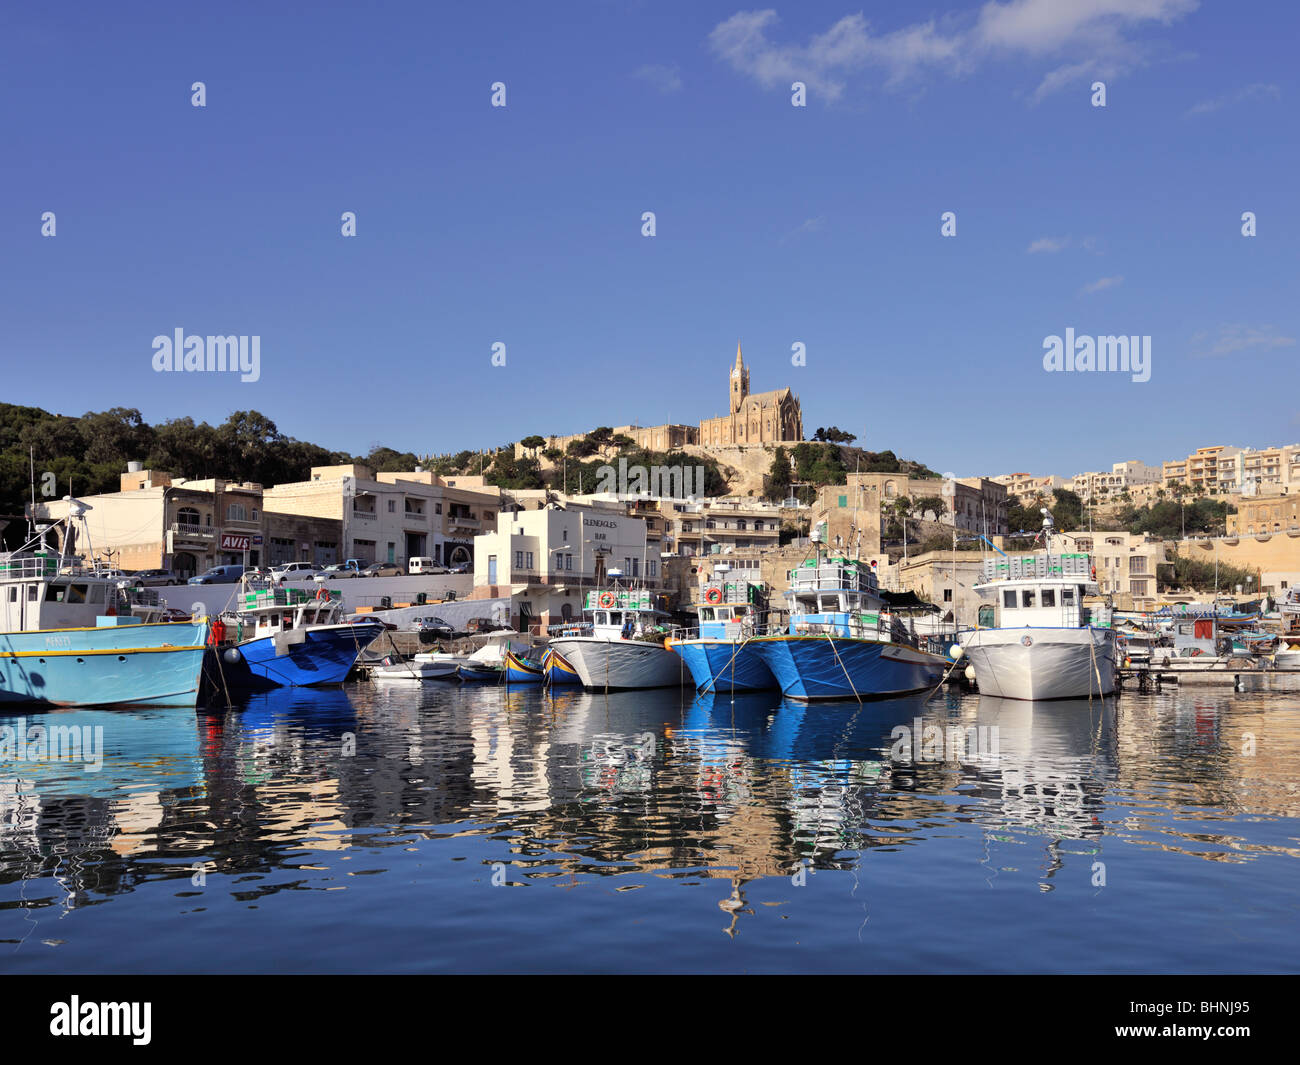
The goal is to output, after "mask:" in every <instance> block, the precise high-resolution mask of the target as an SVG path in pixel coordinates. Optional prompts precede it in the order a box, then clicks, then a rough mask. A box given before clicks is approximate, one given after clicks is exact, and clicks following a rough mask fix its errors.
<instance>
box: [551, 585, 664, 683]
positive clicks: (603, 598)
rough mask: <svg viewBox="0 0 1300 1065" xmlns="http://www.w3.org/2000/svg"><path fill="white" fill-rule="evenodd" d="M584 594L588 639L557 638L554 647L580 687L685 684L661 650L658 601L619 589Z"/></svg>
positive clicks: (661, 617) (661, 615)
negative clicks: (588, 631) (588, 628)
mask: <svg viewBox="0 0 1300 1065" xmlns="http://www.w3.org/2000/svg"><path fill="white" fill-rule="evenodd" d="M619 576H621V575H620V574H619V573H618V571H616V570H611V571H610V577H611V578H613V579H614V584H613V585H612V586H611V587H609V588H605V589H603V590H601V591H592V592H589V593H588V594H587V602H586V606H585V610H586V612H587V613H590V614H591V617H592V624H591V633H590V635H561V636H556V637H554V638H553V639H552V640H551V646H552V647H554V648H555V649H556V650H557V651H558V652H559V653H560V654H561V655H563V656H564V658H565V659H566V660H567V661H568V662H569V664H570V665H572V667H573V668H574V669H575V670H576V671H577V673H578V677H579V679H580V680H581V681H582V684H583V687H585V688H589V689H592V690H601V691H603V690H609V691H616V690H630V689H637V688H669V687H679V686H681V685H682V684H685V683H688V678H689V677H690V674H689V673H688V672H687V670H686V668H685V663H684V662H683V660H682V659H681V658H680V657H678V656H677V655H675V654H673V652H672V651H671V650H669V649H668V648H666V647H665V646H664V641H665V638H666V637H667V636H668V635H669V632H668V629H667V628H666V627H665V626H664V624H663V623H664V621H666V619H667V618H668V612H667V611H666V610H664V609H662V607H661V606H660V605H659V602H658V597H656V596H654V595H653V594H652V593H650V592H648V591H644V590H634V589H630V588H627V587H625V586H623V585H621V584H619V583H618V580H617V578H618V577H619Z"/></svg>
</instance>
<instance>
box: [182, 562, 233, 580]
mask: <svg viewBox="0 0 1300 1065" xmlns="http://www.w3.org/2000/svg"><path fill="white" fill-rule="evenodd" d="M243 575H244V567H243V566H213V567H212V568H211V569H210V570H208V571H207V572H206V573H200V574H199V575H198V576H197V577H191V578H190V579H189V580H188V581H186V583H187V584H238V583H239V578H240V577H242V576H243Z"/></svg>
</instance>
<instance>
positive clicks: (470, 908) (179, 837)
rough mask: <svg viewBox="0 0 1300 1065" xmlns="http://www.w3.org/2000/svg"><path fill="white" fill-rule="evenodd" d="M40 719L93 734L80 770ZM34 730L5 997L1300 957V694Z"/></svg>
mask: <svg viewBox="0 0 1300 1065" xmlns="http://www.w3.org/2000/svg"><path fill="white" fill-rule="evenodd" d="M918 721H919V725H920V729H919V732H918V731H917V724H918ZM38 725H40V726H44V727H45V730H46V738H45V741H44V743H45V746H46V747H47V748H48V747H49V746H50V743H51V738H52V736H53V728H52V727H53V726H77V728H78V729H79V732H78V736H79V737H81V738H82V739H83V740H89V743H88V744H87V745H86V747H85V748H84V749H82V750H81V751H79V752H77V751H75V750H68V749H66V748H65V749H64V750H63V751H61V752H59V753H61V754H62V755H64V756H65V757H64V759H63V760H58V761H56V760H53V758H52V757H51V754H52V752H51V751H50V750H48V749H46V750H42V745H41V735H40V732H39V731H37V732H33V731H32V730H33V727H34V726H38ZM5 726H8V727H9V729H10V732H9V733H8V735H10V736H11V737H14V738H17V737H19V736H20V735H21V736H22V737H23V740H24V741H25V742H26V743H28V744H30V745H32V746H29V749H27V750H19V749H17V748H15V746H13V745H12V744H11V746H10V747H9V748H8V749H7V751H6V753H5V757H4V758H3V759H0V972H10V973H37V972H104V973H111V972H173V971H174V972H187V973H188V972H228V971H252V972H262V971H266V972H275V971H309V972H351V971H363V972H365V971H383V972H425V971H453V972H474V971H506V972H532V971H539V970H544V971H555V970H564V971H591V970H597V971H645V970H653V971H680V972H708V971H775V972H787V973H788V972H822V971H845V972H849V971H880V972H944V971H955V972H963V971H980V972H997V971H1010V972H1017V971H1026V970H1028V971H1071V972H1073V971H1102V972H1133V971H1138V972H1142V971H1166V972H1182V971H1192V972H1203V971H1209V972H1237V971H1289V970H1292V969H1294V967H1295V959H1296V957H1297V948H1298V947H1300V896H1298V895H1297V892H1296V888H1295V885H1296V883H1297V874H1298V873H1300V864H1297V862H1298V861H1300V786H1298V783H1297V782H1300V699H1297V697H1295V696H1284V695H1277V694H1271V693H1256V694H1245V695H1233V694H1232V693H1230V692H1228V691H1202V692H1191V691H1186V692H1181V693H1180V692H1173V693H1166V694H1163V695H1151V696H1139V695H1129V694H1125V695H1124V696H1122V697H1121V698H1120V699H1119V700H1118V701H1117V702H1108V703H1106V704H1105V705H1103V704H1102V703H1100V702H1093V703H1092V704H1089V703H1088V702H1086V701H1085V702H1080V703H1070V704H1039V705H1036V706H1030V705H1026V704H1018V703H1008V702H1001V701H998V700H992V699H989V698H981V697H978V696H971V695H966V696H959V695H952V694H940V695H938V696H936V697H935V698H933V699H931V700H929V701H928V702H926V701H923V700H919V699H904V700H894V701H889V702H877V703H867V704H865V705H863V706H861V707H859V706H858V705H857V704H856V703H845V704H835V705H818V706H812V707H801V706H798V705H796V704H793V703H782V702H781V701H780V699H779V698H778V697H776V696H774V695H760V696H747V697H744V698H737V699H736V700H735V701H734V702H733V701H732V700H731V699H730V698H729V697H718V698H705V699H702V700H701V699H697V698H695V697H694V696H691V695H686V694H684V693H678V692H638V693H620V694H612V695H608V696H606V695H592V694H583V693H564V694H561V695H559V696H557V697H555V698H548V697H547V696H545V695H544V694H542V693H540V692H536V691H512V692H511V693H509V694H507V693H505V692H503V691H501V690H499V689H492V688H482V687H475V686H465V687H457V686H454V685H437V686H427V687H425V688H424V689H423V690H395V689H381V688H379V687H378V686H372V685H358V686H349V687H347V688H345V689H343V690H333V691H310V690H291V689H286V690H280V691H277V692H273V693H271V694H269V695H266V696H259V697H255V698H253V699H251V700H250V701H248V702H247V703H246V704H245V705H242V706H241V707H239V708H237V709H232V710H221V711H219V712H213V713H202V712H201V713H199V714H197V715H196V714H194V713H192V712H191V713H183V712H177V711H174V710H166V711H156V710H147V711H139V712H127V711H112V712H105V711H57V712H46V713H29V714H26V715H21V716H20V715H17V714H13V713H9V714H8V715H6V716H0V730H3V729H4V728H5ZM87 729H88V730H89V731H86V730H87ZM901 729H906V730H908V731H907V733H903V732H901V731H897V730H901ZM96 730H102V732H97V731H96ZM968 730H973V731H968ZM914 732H915V733H916V734H915V735H913V733H914ZM3 735H5V733H4V732H3V731H0V736H3ZM97 737H98V738H100V739H101V740H102V750H99V749H98V748H97V747H96V738H97ZM63 739H64V740H65V741H66V739H67V734H63ZM936 739H937V740H938V741H937V742H936ZM904 747H905V748H906V753H907V754H908V755H910V756H911V757H912V759H913V760H912V761H910V762H909V761H904V760H903V758H902V755H903V753H904V750H903V748H904ZM891 748H893V750H892V752H891ZM891 753H892V755H893V756H894V757H893V758H892V760H891ZM74 754H75V755H77V758H78V759H79V760H69V758H70V756H71V755H74ZM918 759H919V760H918ZM88 762H89V763H91V764H90V765H88V764H87V763H88ZM95 763H99V764H98V765H97V766H96V764H95Z"/></svg>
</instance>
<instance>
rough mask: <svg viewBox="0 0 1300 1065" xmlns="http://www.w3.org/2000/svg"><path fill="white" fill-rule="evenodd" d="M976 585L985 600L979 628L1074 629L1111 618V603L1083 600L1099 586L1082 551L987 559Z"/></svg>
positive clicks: (1105, 621)
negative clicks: (1097, 604) (1092, 603)
mask: <svg viewBox="0 0 1300 1065" xmlns="http://www.w3.org/2000/svg"><path fill="white" fill-rule="evenodd" d="M974 590H975V593H976V594H977V595H978V596H979V597H980V598H981V599H983V600H986V601H985V602H984V603H982V604H981V605H980V609H979V622H978V625H979V628H982V629H1019V628H1037V629H1078V628H1084V627H1086V626H1089V625H1101V626H1106V627H1108V626H1109V625H1110V622H1111V618H1110V608H1109V607H1101V608H1097V609H1094V608H1092V607H1090V606H1088V605H1086V604H1085V603H1084V598H1085V597H1086V596H1090V595H1097V594H1099V593H1100V590H1101V589H1100V586H1099V585H1098V584H1097V582H1096V581H1095V580H1094V579H1093V577H1092V563H1091V560H1090V559H1089V557H1088V556H1087V555H1086V554H1083V553H1081V552H1067V553H1065V554H1053V553H1051V552H1047V551H1040V552H1038V553H1036V554H1032V555H1017V556H1014V557H1013V556H1003V557H999V558H993V559H988V560H987V561H986V562H985V563H984V573H983V580H982V581H981V582H980V583H979V584H977V585H975V589H974Z"/></svg>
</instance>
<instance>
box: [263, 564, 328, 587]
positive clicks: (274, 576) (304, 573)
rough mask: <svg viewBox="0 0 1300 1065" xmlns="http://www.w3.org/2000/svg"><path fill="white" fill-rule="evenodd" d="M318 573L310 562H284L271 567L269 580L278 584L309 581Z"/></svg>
mask: <svg viewBox="0 0 1300 1065" xmlns="http://www.w3.org/2000/svg"><path fill="white" fill-rule="evenodd" d="M319 572H320V570H319V569H317V568H316V567H315V566H313V565H312V564H311V563H310V562H285V563H283V564H282V565H279V566H272V567H271V580H273V581H277V582H278V583H280V584H285V583H287V582H288V581H309V580H312V579H313V578H314V577H315V576H316V574H318V573H319Z"/></svg>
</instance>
